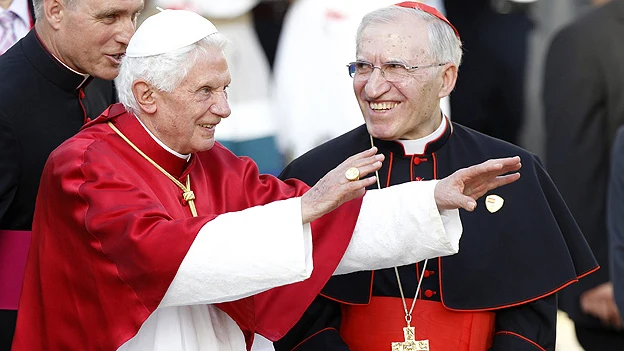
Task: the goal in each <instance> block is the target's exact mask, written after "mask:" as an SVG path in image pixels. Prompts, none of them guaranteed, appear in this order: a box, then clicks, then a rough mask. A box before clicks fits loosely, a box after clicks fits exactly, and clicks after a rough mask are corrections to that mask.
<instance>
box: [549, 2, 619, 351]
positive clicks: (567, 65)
mask: <svg viewBox="0 0 624 351" xmlns="http://www.w3.org/2000/svg"><path fill="white" fill-rule="evenodd" d="M599 2H600V3H603V2H604V1H599ZM623 32H624V0H613V1H611V2H610V3H608V4H606V5H604V6H602V7H599V8H597V9H594V10H592V11H590V12H588V13H587V14H585V15H583V16H581V17H579V18H578V19H577V20H575V21H574V22H573V23H571V24H569V25H568V26H566V27H565V28H563V29H562V30H561V31H560V32H559V33H557V34H556V36H555V37H554V39H553V40H552V43H551V45H550V48H549V51H548V56H547V60H546V68H545V73H544V86H543V103H544V113H545V122H546V123H545V126H546V156H547V157H546V159H547V167H548V170H549V172H550V174H551V176H552V178H553V180H554V181H555V183H556V185H557V187H558V188H559V191H560V192H561V194H562V195H563V197H564V199H565V201H566V203H567V204H568V206H569V208H570V210H571V211H572V213H573V215H574V217H575V218H576V220H577V222H578V224H579V226H580V228H581V230H582V231H583V234H584V235H585V238H586V239H587V241H588V243H589V244H590V246H591V248H592V251H593V252H594V255H595V256H596V258H597V260H598V262H599V263H600V266H601V267H602V269H600V270H599V271H598V272H597V273H596V274H593V275H591V276H589V277H588V278H587V279H584V280H581V281H580V283H579V284H574V285H572V286H570V287H569V288H567V289H565V290H564V291H563V292H562V293H561V294H560V300H559V306H560V308H561V309H563V310H564V311H566V312H567V313H568V315H569V316H570V318H571V319H572V320H573V321H574V326H575V330H576V336H577V338H578V340H579V342H580V344H581V345H582V346H583V347H584V348H585V350H587V351H593V350H600V351H609V350H622V349H624V332H623V331H622V321H621V318H620V315H619V313H618V311H617V308H616V305H615V301H614V297H613V284H612V282H611V280H610V265H609V249H608V233H607V225H606V203H607V184H608V177H609V169H610V166H609V162H610V152H611V147H612V145H613V141H614V139H615V134H616V130H617V128H618V126H620V125H622V124H623V123H624V66H623V65H622V62H624V41H623V40H622V33H623ZM620 157H621V155H620ZM620 217H621V214H620Z"/></svg>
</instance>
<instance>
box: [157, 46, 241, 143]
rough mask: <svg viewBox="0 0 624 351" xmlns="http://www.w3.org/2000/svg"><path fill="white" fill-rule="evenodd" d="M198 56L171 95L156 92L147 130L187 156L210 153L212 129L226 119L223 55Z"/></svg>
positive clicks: (211, 52)
mask: <svg viewBox="0 0 624 351" xmlns="http://www.w3.org/2000/svg"><path fill="white" fill-rule="evenodd" d="M207 51H208V53H207V54H201V55H200V56H201V57H199V58H198V59H197V60H196V63H195V65H194V66H193V67H192V68H191V70H189V72H188V75H187V77H186V79H184V80H183V81H182V83H181V84H180V85H179V86H178V87H177V88H176V89H175V90H174V91H173V92H171V93H167V92H162V91H158V92H156V93H155V94H156V104H157V110H156V113H155V114H154V115H153V116H152V117H151V118H150V119H149V120H150V122H149V124H151V127H152V128H150V130H152V132H153V133H154V134H155V135H156V137H158V138H159V139H160V140H161V141H162V142H164V143H165V145H167V146H169V147H170V148H172V149H173V150H175V151H177V152H179V153H182V154H189V153H193V152H200V151H206V150H210V148H212V147H213V145H214V142H215V139H214V135H215V128H216V126H217V124H219V122H221V119H222V118H226V117H228V116H229V115H230V112H231V111H230V105H229V104H228V101H227V92H226V88H227V86H228V85H229V84H230V71H229V70H228V65H227V62H226V61H225V56H224V55H223V51H222V50H221V49H217V48H211V49H208V50H207Z"/></svg>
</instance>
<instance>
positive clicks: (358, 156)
mask: <svg viewBox="0 0 624 351" xmlns="http://www.w3.org/2000/svg"><path fill="white" fill-rule="evenodd" d="M376 153H377V147H375V146H373V147H371V148H370V149H368V150H364V151H362V152H359V153H357V154H355V155H353V156H351V157H349V158H347V159H346V160H345V161H344V162H343V164H344V163H349V164H352V163H353V161H355V160H361V159H363V158H366V157H371V156H373V155H375V154H376Z"/></svg>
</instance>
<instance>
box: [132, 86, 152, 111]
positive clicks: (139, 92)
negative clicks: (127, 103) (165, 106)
mask: <svg viewBox="0 0 624 351" xmlns="http://www.w3.org/2000/svg"><path fill="white" fill-rule="evenodd" d="M157 93H158V92H157V91H155V90H154V89H153V88H152V87H151V86H150V85H149V84H148V83H147V82H146V81H144V80H141V79H139V80H136V81H134V83H133V84H132V94H133V95H134V99H135V100H136V102H137V103H138V104H139V107H140V108H141V110H143V111H144V112H145V113H147V114H154V113H156V111H157V110H158V106H157V104H156V95H157Z"/></svg>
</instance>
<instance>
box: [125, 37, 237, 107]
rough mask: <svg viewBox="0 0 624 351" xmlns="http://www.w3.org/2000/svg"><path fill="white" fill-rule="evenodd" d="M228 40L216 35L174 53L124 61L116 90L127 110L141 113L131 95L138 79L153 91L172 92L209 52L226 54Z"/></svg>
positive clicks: (129, 58)
mask: <svg viewBox="0 0 624 351" xmlns="http://www.w3.org/2000/svg"><path fill="white" fill-rule="evenodd" d="M228 45H229V40H228V39H227V38H225V36H223V35H222V34H221V33H213V34H211V35H208V36H207V37H205V38H203V39H201V40H199V41H198V42H196V43H194V44H191V45H188V46H185V47H183V48H181V49H177V50H174V51H171V52H167V53H164V54H160V55H154V56H147V57H127V56H124V57H123V58H122V59H121V65H120V67H119V75H118V76H117V78H115V87H116V88H117V94H118V96H119V102H121V103H122V104H123V105H124V107H125V108H126V110H128V111H129V112H132V113H135V114H136V113H138V111H139V110H140V108H139V104H138V103H137V101H136V99H135V98H134V94H133V93H132V85H133V84H134V82H135V81H136V80H137V79H142V80H145V81H146V82H147V83H148V84H149V85H151V86H152V87H153V88H155V89H158V90H160V91H166V92H172V91H173V90H174V89H175V88H177V87H178V86H179V85H180V83H182V81H183V80H184V79H185V78H186V76H187V75H188V72H189V71H190V70H191V68H193V66H194V65H195V63H196V62H197V58H198V57H200V56H202V55H209V54H210V53H209V51H208V50H209V49H214V48H217V49H221V50H225V49H226V48H227V46H228Z"/></svg>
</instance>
